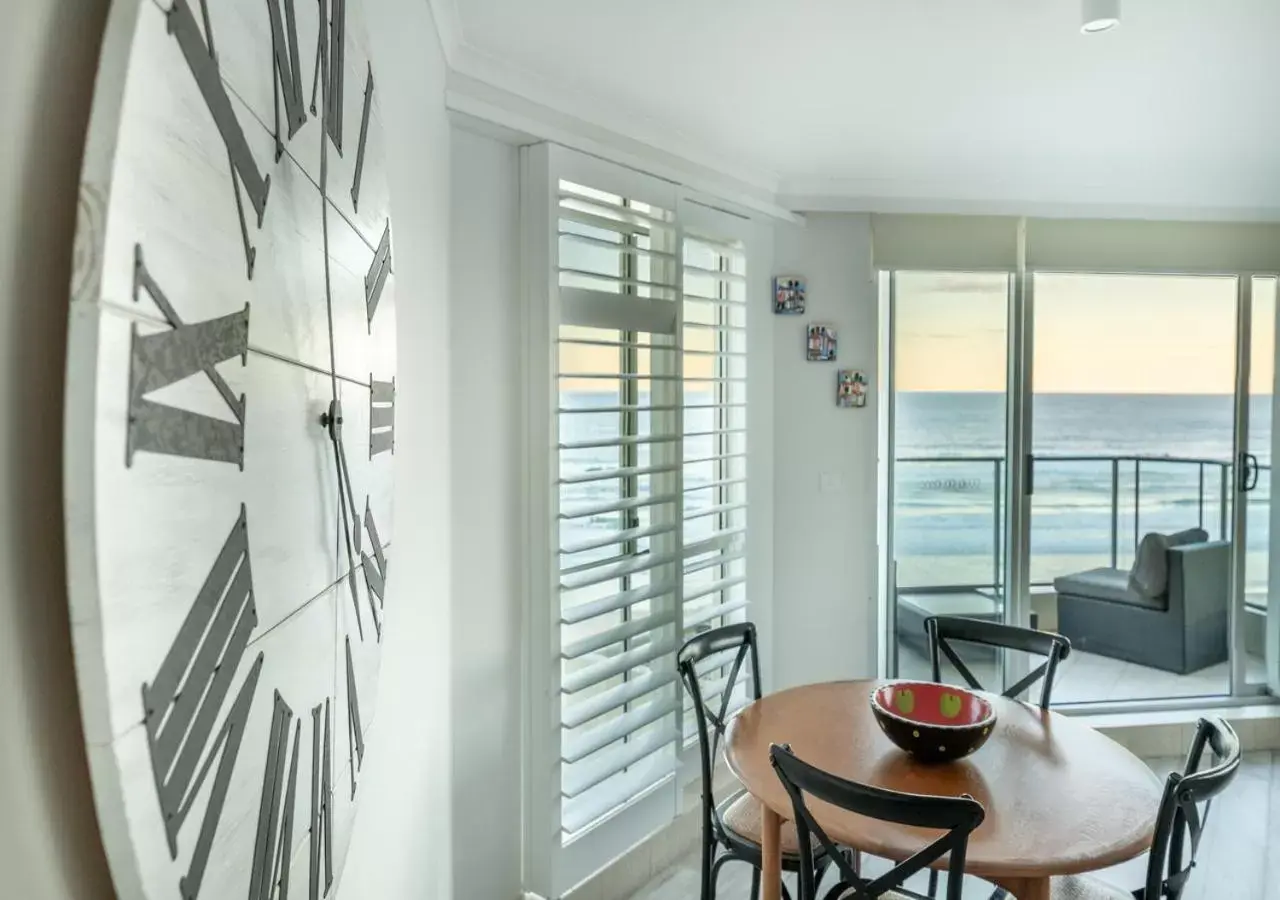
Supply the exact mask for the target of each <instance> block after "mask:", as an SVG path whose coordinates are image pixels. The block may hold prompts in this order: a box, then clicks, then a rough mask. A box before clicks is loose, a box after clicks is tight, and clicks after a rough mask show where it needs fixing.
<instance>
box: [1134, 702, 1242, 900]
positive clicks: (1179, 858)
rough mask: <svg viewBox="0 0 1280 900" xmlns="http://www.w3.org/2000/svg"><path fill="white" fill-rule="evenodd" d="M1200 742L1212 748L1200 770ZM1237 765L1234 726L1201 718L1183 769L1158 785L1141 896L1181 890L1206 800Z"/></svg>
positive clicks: (1175, 894) (1174, 898)
mask: <svg viewBox="0 0 1280 900" xmlns="http://www.w3.org/2000/svg"><path fill="white" fill-rule="evenodd" d="M1206 748H1208V749H1210V750H1212V751H1213V762H1212V764H1211V765H1210V766H1208V767H1207V768H1205V769H1203V770H1201V768H1200V765H1201V763H1202V762H1203V760H1204V751H1205V749H1206ZM1239 770H1240V739H1239V738H1237V737H1236V733H1235V731H1234V730H1232V728H1231V726H1230V725H1228V724H1227V723H1226V722H1224V721H1223V720H1222V719H1220V718H1218V717H1217V716H1211V717H1207V718H1203V719H1201V720H1200V722H1199V724H1198V725H1197V726H1196V735H1195V737H1194V738H1193V739H1192V741H1191V748H1190V750H1188V751H1187V762H1186V766H1185V768H1184V770H1183V771H1182V772H1180V773H1179V772H1174V773H1172V774H1170V775H1169V779H1168V781H1166V782H1165V785H1164V795H1163V796H1162V797H1161V798H1160V812H1159V814H1158V815H1157V817H1156V836H1155V840H1154V841H1153V842H1152V844H1151V856H1150V857H1149V858H1148V861H1147V888H1146V895H1145V896H1147V897H1151V898H1158V897H1168V898H1169V900H1178V898H1179V897H1180V896H1182V890H1183V888H1184V887H1185V886H1186V883H1187V877H1188V876H1189V875H1190V874H1191V868H1192V866H1194V865H1195V862H1196V850H1197V849H1198V848H1199V846H1200V836H1201V834H1202V833H1203V832H1204V827H1205V822H1206V821H1207V820H1208V818H1209V807H1210V805H1211V803H1210V801H1211V800H1212V799H1213V798H1214V797H1216V796H1217V795H1218V794H1220V793H1222V792H1223V791H1224V790H1226V789H1227V786H1228V785H1230V784H1231V782H1232V781H1233V780H1234V779H1235V777H1236V773H1237V772H1238V771H1239ZM1202 804H1203V806H1202ZM1188 838H1189V839H1190V847H1188V846H1187V843H1188Z"/></svg>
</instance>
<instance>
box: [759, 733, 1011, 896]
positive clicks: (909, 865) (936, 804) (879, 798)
mask: <svg viewBox="0 0 1280 900" xmlns="http://www.w3.org/2000/svg"><path fill="white" fill-rule="evenodd" d="M769 757H770V759H771V760H772V761H773V768H774V771H775V772H777V773H778V778H779V779H781V781H782V785H783V787H785V788H786V789H787V794H788V795H789V796H790V797H791V805H792V808H793V810H794V815H793V817H792V820H793V821H794V822H795V826H796V837H797V839H798V842H799V845H800V858H801V859H808V858H810V857H811V856H812V854H813V851H814V847H813V838H814V837H817V839H818V842H819V843H820V844H821V846H822V847H823V848H824V849H825V850H826V851H827V855H828V856H827V858H828V859H830V860H831V861H832V863H833V864H834V865H835V866H836V868H837V869H839V871H840V882H841V885H840V889H833V890H832V891H830V892H829V893H828V896H840V897H842V898H849V900H854V898H857V900H862V898H876V897H879V896H880V895H882V894H884V893H886V892H887V891H891V890H895V889H897V888H901V887H902V884H903V882H905V881H906V880H907V879H908V878H910V877H911V876H912V875H914V874H916V873H917V872H919V871H921V870H923V869H924V868H925V867H926V866H928V865H929V864H930V863H932V862H934V861H936V860H938V859H941V858H942V856H943V855H944V854H947V853H950V854H951V858H950V860H949V863H948V868H947V872H948V876H947V896H946V900H960V898H961V895H962V893H963V889H964V863H965V853H966V852H967V850H968V847H969V835H970V834H972V833H973V830H974V829H975V828H977V827H978V826H979V825H981V824H982V820H983V818H984V817H985V816H986V812H985V810H983V808H982V804H981V803H979V802H978V801H977V800H974V799H973V798H972V797H970V796H969V795H967V794H966V795H964V796H961V797H928V796H921V795H918V794H903V793H899V792H898V791H888V790H884V789H883V788H877V787H871V786H869V785H865V784H858V783H857V782H854V781H846V780H845V779H843V778H839V777H837V776H835V775H832V774H831V773H830V772H824V771H822V770H821V769H818V768H815V767H814V766H811V765H809V764H808V763H807V762H805V761H804V760H802V759H800V758H798V757H797V756H796V755H795V754H794V753H792V752H791V748H790V747H789V746H786V745H782V746H779V745H777V744H773V745H771V746H770V747H769ZM806 794H808V795H809V796H811V797H814V798H816V799H818V800H821V801H822V802H823V803H828V804H831V805H832V806H838V807H840V808H841V809H847V810H849V811H850V812H855V813H857V814H858V815H861V816H866V817H867V818H870V819H878V820H879V821H881V822H893V823H896V824H899V825H912V826H915V827H917V828H928V829H933V830H937V831H943V832H945V833H944V834H943V835H942V836H941V837H939V838H938V839H937V840H935V841H933V842H932V843H930V844H927V845H926V846H924V847H923V848H921V849H920V850H919V851H918V852H917V853H916V854H915V855H913V856H911V857H910V858H909V859H907V860H904V861H903V862H900V863H898V865H896V866H894V867H893V868H892V869H890V870H889V871H888V872H886V873H885V874H883V875H881V876H880V877H879V878H874V879H872V878H863V877H862V876H861V875H859V874H858V872H857V871H856V870H855V868H854V867H853V865H851V863H850V862H849V860H848V859H847V858H846V857H845V856H844V854H843V853H841V852H840V849H839V847H837V846H836V844H835V842H834V841H832V840H831V838H829V837H828V836H827V833H826V832H825V831H823V830H822V827H821V826H820V825H819V824H818V823H817V822H816V821H815V820H814V818H813V814H812V813H811V812H810V811H809V806H808V804H807V803H806V802H805V795H806ZM848 891H851V893H850V892H848ZM817 893H818V885H817V879H816V877H815V873H814V870H813V867H812V866H801V867H800V900H817Z"/></svg>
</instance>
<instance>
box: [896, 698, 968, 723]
mask: <svg viewBox="0 0 1280 900" xmlns="http://www.w3.org/2000/svg"><path fill="white" fill-rule="evenodd" d="M963 706H964V703H963V701H962V700H961V699H960V695H959V694H952V693H949V692H948V693H944V694H943V695H942V696H941V697H939V698H938V709H939V711H941V713H942V715H943V717H944V718H947V719H954V718H955V717H956V716H958V715H960V710H961V709H962V708H963ZM902 712H905V713H910V712H911V710H909V709H904V710H902Z"/></svg>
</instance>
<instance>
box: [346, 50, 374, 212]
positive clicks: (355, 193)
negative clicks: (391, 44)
mask: <svg viewBox="0 0 1280 900" xmlns="http://www.w3.org/2000/svg"><path fill="white" fill-rule="evenodd" d="M372 106H373V65H372V64H370V65H369V68H368V70H367V72H366V74H365V78H364V112H363V113H362V114H361V116H360V143H359V144H358V145H357V146H356V174H355V177H354V178H352V179H351V208H352V209H354V210H359V209H360V179H361V177H362V176H363V175H364V145H365V142H366V141H368V140H369V111H370V109H371V107H372Z"/></svg>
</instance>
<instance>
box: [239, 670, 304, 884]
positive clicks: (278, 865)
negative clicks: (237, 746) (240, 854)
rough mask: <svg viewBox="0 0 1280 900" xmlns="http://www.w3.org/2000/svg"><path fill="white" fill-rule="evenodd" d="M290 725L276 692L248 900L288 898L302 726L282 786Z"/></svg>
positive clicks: (296, 731)
mask: <svg viewBox="0 0 1280 900" xmlns="http://www.w3.org/2000/svg"><path fill="white" fill-rule="evenodd" d="M291 724H293V710H292V709H290V708H289V705H288V704H287V703H285V702H284V698H283V697H281V696H280V692H279V691H276V704H275V711H274V713H272V717H271V735H270V738H269V739H268V741H267V763H266V770H265V771H264V772H263V774H262V805H261V806H260V807H259V809H258V833H257V837H256V839H255V840H254V844H253V869H252V872H251V878H250V881H249V900H274V898H276V897H279V900H288V896H289V868H290V866H289V863H290V861H291V857H292V855H293V807H294V798H295V796H296V794H297V788H298V749H299V747H300V746H301V744H302V722H298V723H297V725H296V727H295V728H294V731H293V761H292V762H291V763H289V776H288V781H287V782H286V781H285V759H286V758H287V756H288V749H289V726H290V725H291ZM282 800H283V806H282V803H281V801H282ZM277 835H278V839H277ZM277 887H278V888H279V893H277V890H276V889H277Z"/></svg>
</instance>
